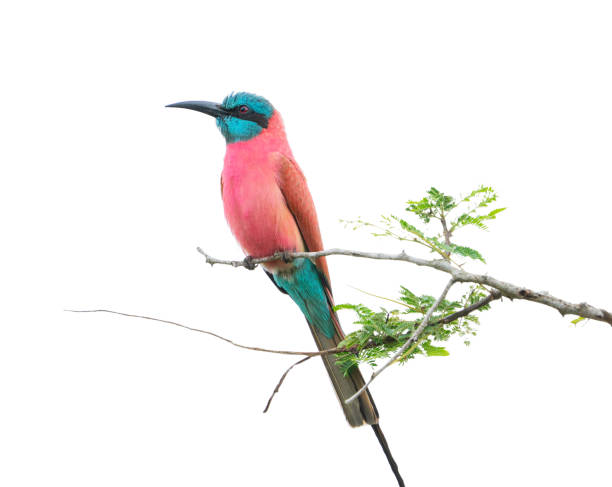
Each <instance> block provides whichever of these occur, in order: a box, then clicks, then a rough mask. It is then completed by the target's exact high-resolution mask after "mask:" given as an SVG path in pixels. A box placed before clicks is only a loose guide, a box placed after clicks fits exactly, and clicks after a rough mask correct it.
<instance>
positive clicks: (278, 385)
mask: <svg viewBox="0 0 612 487" xmlns="http://www.w3.org/2000/svg"><path fill="white" fill-rule="evenodd" d="M310 358H312V355H309V356H307V357H304V358H302V359H300V360H298V361H297V362H295V363H294V364H293V365H292V366H291V367H289V368H288V369H287V370H285V373H284V374H283V375H282V376H281V378H280V380H279V381H278V384H276V387H275V388H274V391H272V395H271V396H270V399H268V403H267V404H266V409H264V410H263V412H264V413H267V412H268V409H270V404H271V403H272V399H273V398H274V396H275V394H276V393H277V392H278V390H279V389H280V386H281V385H282V383H283V381H284V380H285V377H287V374H288V373H289V372H291V369H292V368H293V367H295V366H296V365H300V364H302V363H304V362H306V360H308V359H310Z"/></svg>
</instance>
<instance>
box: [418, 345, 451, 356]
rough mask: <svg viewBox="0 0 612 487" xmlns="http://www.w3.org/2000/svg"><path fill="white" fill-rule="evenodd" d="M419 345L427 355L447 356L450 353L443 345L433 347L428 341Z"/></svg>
mask: <svg viewBox="0 0 612 487" xmlns="http://www.w3.org/2000/svg"><path fill="white" fill-rule="evenodd" d="M421 347H423V350H425V353H426V354H427V356H428V357H447V356H448V355H450V353H449V352H448V350H446V349H445V348H444V347H434V346H433V345H432V344H430V343H422V344H421Z"/></svg>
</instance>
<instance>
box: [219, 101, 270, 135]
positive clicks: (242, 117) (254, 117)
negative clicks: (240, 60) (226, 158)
mask: <svg viewBox="0 0 612 487" xmlns="http://www.w3.org/2000/svg"><path fill="white" fill-rule="evenodd" d="M243 105H244V106H246V107H248V112H247V113H242V112H240V111H239V108H240V107H241V106H243ZM222 106H223V108H225V109H226V110H227V111H229V112H232V113H231V114H229V115H226V116H225V117H218V118H217V127H218V128H219V130H220V131H221V133H222V134H223V137H225V141H226V142H227V143H228V144H231V143H233V142H241V141H244V140H249V139H252V138H253V137H256V136H257V135H259V134H260V133H261V131H262V130H263V129H264V127H263V126H262V124H263V125H264V126H266V127H267V121H268V120H269V119H270V117H271V116H272V115H273V114H274V107H273V106H272V104H271V103H270V102H269V101H268V100H266V99H265V98H264V97H262V96H257V95H254V94H252V93H245V92H240V93H232V94H230V95H228V96H226V97H225V99H224V100H223V103H222ZM264 122H265V124H264Z"/></svg>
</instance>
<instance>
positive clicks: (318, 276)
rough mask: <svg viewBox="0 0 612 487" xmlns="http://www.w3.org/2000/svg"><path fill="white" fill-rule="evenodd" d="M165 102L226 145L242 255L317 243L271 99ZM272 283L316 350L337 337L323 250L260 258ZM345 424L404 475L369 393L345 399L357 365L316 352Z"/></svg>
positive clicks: (357, 379) (228, 193) (227, 202)
mask: <svg viewBox="0 0 612 487" xmlns="http://www.w3.org/2000/svg"><path fill="white" fill-rule="evenodd" d="M168 107H176V108H187V109H190V110H196V111H199V112H202V113H205V114H207V115H211V116H212V117H214V118H215V119H216V123H217V127H218V128H219V130H220V131H221V133H222V134H223V136H224V137H225V140H226V142H227V149H226V153H225V162H224V166H223V172H222V174H221V196H222V198H223V207H224V210H225V217H226V219H227V221H228V223H229V226H230V228H231V230H232V232H233V234H234V235H235V237H236V239H237V240H238V243H239V244H240V246H241V247H242V249H243V250H244V252H245V253H246V254H247V259H249V258H257V257H265V256H269V255H273V254H274V253H275V252H278V251H280V252H295V251H297V252H304V251H306V252H308V251H311V252H315V251H318V250H323V242H322V240H321V232H320V230H319V223H318V221H317V214H316V211H315V206H314V203H313V201H312V197H311V195H310V191H309V190H308V186H307V185H306V179H305V178H304V175H303V173H302V171H301V169H300V167H299V166H298V165H297V163H296V162H295V159H294V158H293V154H292V152H291V149H290V147H289V143H288V142H287V136H286V135H285V128H284V126H283V121H282V118H281V116H280V114H279V113H278V111H277V110H276V109H275V108H274V107H273V106H272V104H271V103H270V102H269V101H268V100H266V99H265V98H263V97H261V96H257V95H254V94H251V93H232V94H230V95H228V96H227V97H226V98H225V99H224V100H223V102H222V103H211V102H205V101H185V102H180V103H174V104H172V105H168ZM263 267H264V270H265V272H266V274H267V275H268V277H269V278H270V279H271V280H272V282H273V283H274V284H275V285H276V287H277V288H278V289H279V290H280V291H281V292H283V293H285V294H288V295H289V296H290V297H291V299H293V301H295V303H296V304H297V305H298V306H299V308H300V309H301V311H302V313H303V314H304V316H305V317H306V321H307V322H308V325H309V328H310V331H311V332H312V335H313V337H314V339H315V342H316V344H317V347H318V348H319V350H326V349H330V348H334V347H336V346H337V345H338V343H340V341H341V340H342V339H343V338H344V333H343V332H342V328H341V327H340V322H339V321H338V316H337V315H336V313H335V311H334V309H333V306H334V301H333V297H332V290H331V282H330V279H329V271H328V268H327V262H326V260H325V257H320V258H317V259H314V260H310V259H295V260H292V261H288V259H279V260H277V261H272V262H267V263H265V264H263ZM321 358H322V359H323V363H324V364H325V368H326V369H327V373H328V374H329V377H330V378H331V381H332V385H333V387H334V389H335V391H336V395H337V396H338V399H339V400H340V405H341V406H342V409H343V411H344V415H345V416H346V419H347V421H348V423H349V424H350V425H351V426H353V427H355V426H361V425H363V424H369V425H371V426H372V428H373V429H374V432H375V433H376V436H377V438H378V440H379V442H380V444H381V446H382V448H383V450H384V452H385V455H386V456H387V460H388V461H389V464H390V465H391V468H392V469H393V472H394V474H395V476H396V478H397V480H398V483H399V485H400V486H403V485H404V482H403V480H402V478H401V476H400V474H399V471H398V469H397V465H396V463H395V461H394V460H393V457H392V456H391V452H390V450H389V447H388V445H387V442H386V440H385V437H384V435H383V433H382V430H381V429H380V426H379V425H378V411H377V409H376V406H375V405H374V401H373V400H372V396H371V395H370V392H369V391H368V390H366V391H365V392H363V393H362V394H361V395H360V396H359V398H358V399H357V400H355V401H352V402H351V403H349V404H346V403H345V401H346V399H348V398H349V397H351V396H352V395H354V394H355V393H356V392H357V391H358V390H359V389H360V388H361V387H362V386H363V385H364V380H363V377H362V375H361V373H360V372H359V369H358V368H357V367H354V368H353V369H352V370H351V371H350V373H349V374H348V375H344V374H343V373H342V371H341V370H340V368H339V367H338V366H337V365H336V363H335V358H334V356H333V355H322V356H321Z"/></svg>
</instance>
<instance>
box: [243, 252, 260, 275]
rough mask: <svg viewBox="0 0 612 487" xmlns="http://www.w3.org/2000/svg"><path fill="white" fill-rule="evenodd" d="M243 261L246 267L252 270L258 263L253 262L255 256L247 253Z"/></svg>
mask: <svg viewBox="0 0 612 487" xmlns="http://www.w3.org/2000/svg"><path fill="white" fill-rule="evenodd" d="M242 262H243V263H244V267H246V268H247V269H248V270H250V271H252V270H253V269H255V267H257V264H255V263H254V262H253V257H251V256H250V255H247V256H246V257H245V258H244V260H243V261H242Z"/></svg>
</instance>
